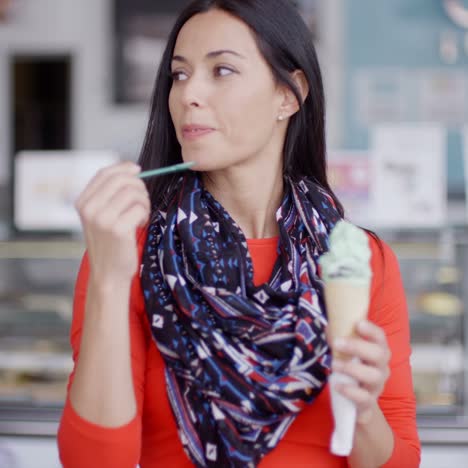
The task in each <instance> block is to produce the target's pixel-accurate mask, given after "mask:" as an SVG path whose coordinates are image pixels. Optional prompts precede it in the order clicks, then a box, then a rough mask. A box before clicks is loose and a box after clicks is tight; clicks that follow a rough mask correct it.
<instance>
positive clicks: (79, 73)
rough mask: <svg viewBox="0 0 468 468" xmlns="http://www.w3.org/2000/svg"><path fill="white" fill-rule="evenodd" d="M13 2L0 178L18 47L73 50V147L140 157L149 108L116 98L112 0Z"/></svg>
mask: <svg viewBox="0 0 468 468" xmlns="http://www.w3.org/2000/svg"><path fill="white" fill-rule="evenodd" d="M13 6H14V8H12V14H11V15H10V16H11V20H10V21H9V22H7V23H4V24H2V25H1V26H0V183H2V182H5V181H6V177H7V174H8V173H9V168H8V161H9V155H10V152H11V144H12V142H11V130H10V129H9V128H8V125H9V124H10V121H9V119H10V116H9V114H8V112H9V109H10V106H11V102H10V93H11V90H12V86H11V83H10V77H9V73H10V68H9V58H10V57H11V56H12V55H14V54H17V53H28V54H42V53H47V54H50V53H57V54H59V53H60V54H63V53H70V54H71V55H72V56H73V70H72V116H71V117H72V132H71V133H72V135H71V137H72V147H73V148H75V149H111V150H116V151H119V152H121V153H123V154H124V155H125V156H126V157H130V156H134V158H136V157H137V152H138V150H139V147H140V144H141V141H142V138H143V135H144V129H145V124H146V117H147V109H146V106H116V105H115V104H114V103H113V102H112V89H113V83H112V72H113V64H112V24H111V18H112V14H111V1H110V0H99V1H95V0H80V1H76V0H17V1H16V2H13Z"/></svg>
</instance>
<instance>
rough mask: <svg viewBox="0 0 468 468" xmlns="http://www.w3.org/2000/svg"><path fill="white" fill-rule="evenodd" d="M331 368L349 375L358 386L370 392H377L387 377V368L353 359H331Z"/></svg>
mask: <svg viewBox="0 0 468 468" xmlns="http://www.w3.org/2000/svg"><path fill="white" fill-rule="evenodd" d="M333 370H334V371H338V372H341V373H344V374H346V375H349V376H350V377H352V378H354V379H355V380H356V381H357V382H359V384H360V386H361V387H363V388H365V389H367V390H368V392H370V393H372V394H374V395H375V394H376V393H378V392H379V391H380V390H381V389H382V387H383V385H384V383H385V381H386V380H387V378H388V368H387V367H385V368H383V369H380V368H377V367H374V366H369V365H367V364H364V363H362V362H360V361H359V360H356V359H353V360H349V361H341V360H338V359H334V360H333Z"/></svg>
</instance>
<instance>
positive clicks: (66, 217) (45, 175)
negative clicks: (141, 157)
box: [13, 151, 119, 232]
mask: <svg viewBox="0 0 468 468" xmlns="http://www.w3.org/2000/svg"><path fill="white" fill-rule="evenodd" d="M118 160H119V158H118V156H117V154H116V153H113V152H108V151H22V152H20V153H18V154H17V156H16V157H15V166H14V189H13V200H14V207H13V221H14V225H15V228H16V229H17V230H19V231H35V232H57V231H60V232H63V231H66V232H73V231H80V230H81V224H80V219H79V216H78V214H77V212H76V210H75V206H74V203H75V201H76V199H77V198H78V196H79V194H80V193H81V192H82V190H83V189H84V188H85V187H86V184H87V183H88V182H89V181H90V180H91V178H92V177H93V176H94V175H95V174H96V172H97V171H98V170H99V169H101V168H102V167H105V166H109V165H111V164H113V163H115V162H117V161H118Z"/></svg>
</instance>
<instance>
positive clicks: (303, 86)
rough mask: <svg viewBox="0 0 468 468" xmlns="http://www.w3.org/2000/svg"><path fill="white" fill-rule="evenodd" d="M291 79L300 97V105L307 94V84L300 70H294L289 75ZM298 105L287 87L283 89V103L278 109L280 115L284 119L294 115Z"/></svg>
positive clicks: (298, 107)
mask: <svg viewBox="0 0 468 468" xmlns="http://www.w3.org/2000/svg"><path fill="white" fill-rule="evenodd" d="M291 78H292V80H293V82H294V84H295V85H296V88H297V90H298V91H299V94H300V96H301V100H302V102H301V103H300V104H302V103H303V102H304V101H305V100H306V99H307V96H308V94H309V83H308V82H307V79H306V77H305V75H304V72H303V71H302V70H296V71H294V72H293V73H291ZM300 104H299V102H298V101H297V98H296V95H295V94H294V93H293V92H292V90H291V89H289V88H288V87H287V86H284V88H283V102H282V104H281V108H280V115H282V116H284V118H289V117H291V116H292V115H294V114H295V113H296V112H297V111H298V110H299V109H300V107H301V106H300Z"/></svg>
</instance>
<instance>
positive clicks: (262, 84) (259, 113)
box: [169, 10, 285, 171]
mask: <svg viewBox="0 0 468 468" xmlns="http://www.w3.org/2000/svg"><path fill="white" fill-rule="evenodd" d="M171 72H172V75H173V80H174V81H173V85H172V89H171V91H170V95H169V109H170V113H171V117H172V121H173V123H174V127H175V129H176V133H177V138H178V141H179V143H180V145H181V147H182V156H183V159H184V161H195V162H196V163H197V165H196V169H197V170H199V171H213V170H221V169H226V168H228V167H233V166H237V165H241V164H244V163H245V162H248V161H251V160H253V159H259V160H262V161H264V162H265V163H268V161H269V160H270V162H272V161H271V158H272V157H278V155H280V154H281V153H282V147H283V142H284V135H285V125H284V124H285V122H283V123H280V122H278V117H279V115H280V114H281V105H282V102H283V100H284V92H282V91H281V88H280V87H279V86H277V85H276V83H275V81H274V78H273V75H272V72H271V70H270V68H269V66H268V64H267V63H266V61H265V59H264V58H263V56H262V55H261V53H260V51H259V50H258V48H257V44H256V42H255V39H254V36H253V33H252V32H251V30H250V29H249V27H248V26H247V25H246V24H245V23H243V22H242V21H241V20H239V19H237V18H235V17H233V16H231V15H229V14H227V13H226V12H223V11H221V10H211V11H209V12H207V13H203V14H199V15H196V16H194V17H192V18H191V19H190V20H189V21H188V22H187V23H186V24H185V25H184V27H183V28H182V29H181V31H180V33H179V36H178V38H177V42H176V45H175V50H174V56H173V61H172V67H171Z"/></svg>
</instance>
